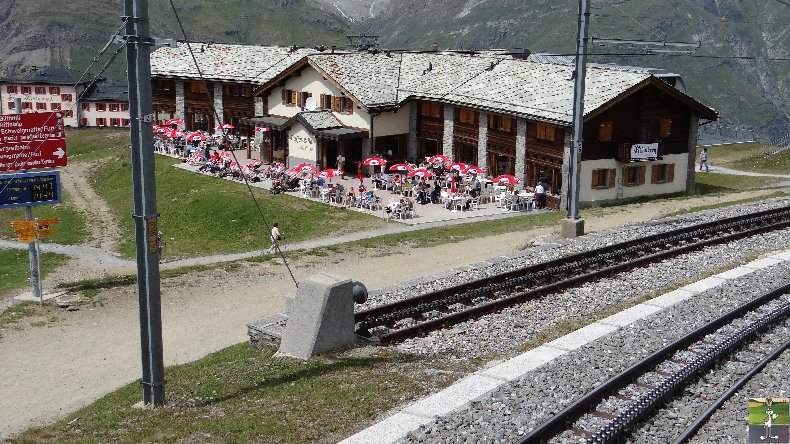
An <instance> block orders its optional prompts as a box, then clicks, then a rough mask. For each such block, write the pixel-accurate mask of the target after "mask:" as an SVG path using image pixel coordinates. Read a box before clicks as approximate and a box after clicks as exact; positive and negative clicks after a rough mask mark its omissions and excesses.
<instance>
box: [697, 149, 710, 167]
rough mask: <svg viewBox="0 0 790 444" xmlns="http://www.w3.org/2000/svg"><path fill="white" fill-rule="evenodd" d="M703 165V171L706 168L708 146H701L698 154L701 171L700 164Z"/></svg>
mask: <svg viewBox="0 0 790 444" xmlns="http://www.w3.org/2000/svg"><path fill="white" fill-rule="evenodd" d="M703 165H704V166H705V171H709V170H708V148H707V147H706V148H703V149H702V152H701V153H700V154H699V170H700V171H702V166H703Z"/></svg>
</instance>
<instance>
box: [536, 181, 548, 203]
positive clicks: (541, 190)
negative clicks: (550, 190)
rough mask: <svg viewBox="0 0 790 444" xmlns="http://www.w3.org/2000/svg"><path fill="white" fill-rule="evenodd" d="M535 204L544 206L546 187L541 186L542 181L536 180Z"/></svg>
mask: <svg viewBox="0 0 790 444" xmlns="http://www.w3.org/2000/svg"><path fill="white" fill-rule="evenodd" d="M535 206H536V207H537V208H543V207H545V206H546V188H545V187H544V186H543V182H538V184H537V185H535Z"/></svg>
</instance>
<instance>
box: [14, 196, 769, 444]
mask: <svg viewBox="0 0 790 444" xmlns="http://www.w3.org/2000/svg"><path fill="white" fill-rule="evenodd" d="M767 193H769V192H768V191H752V192H745V193H739V194H733V195H728V196H721V197H717V196H713V197H704V198H694V199H687V200H674V201H659V202H651V203H642V204H637V205H631V206H624V207H618V208H617V209H607V210H602V211H601V213H603V215H602V216H596V217H591V218H589V219H587V221H586V226H587V231H588V232H593V231H601V230H605V229H608V228H611V227H615V226H621V225H623V224H627V223H638V222H642V221H646V220H650V219H653V218H656V217H661V216H663V215H666V214H670V213H673V212H676V211H680V210H685V209H688V208H690V207H692V206H699V205H708V204H716V203H720V202H725V201H732V200H738V199H745V198H749V197H755V196H760V195H764V194H767ZM558 231H559V228H558V227H547V228H540V229H535V230H529V231H524V232H514V233H510V234H509V235H508V236H496V237H487V238H478V239H472V240H467V241H464V242H463V243H458V244H447V245H441V246H437V247H433V248H419V249H406V250H400V249H399V250H387V249H383V250H381V251H375V252H365V253H362V254H360V253H359V252H353V253H350V252H346V253H339V254H333V255H329V256H325V257H314V256H305V257H302V258H299V259H298V260H296V262H294V263H292V264H290V265H291V267H292V269H293V270H294V274H295V275H296V277H297V279H299V278H303V277H305V276H309V275H311V274H314V273H316V272H319V271H327V272H330V273H336V274H340V275H344V276H349V277H351V278H353V279H357V280H360V281H362V282H364V283H365V284H366V285H367V286H368V287H369V288H380V287H382V286H385V285H389V284H395V283H397V282H401V281H404V280H408V279H410V278H413V277H417V276H422V275H425V274H430V273H433V272H437V271H441V270H446V269H448V268H452V267H457V266H461V265H464V264H468V263H473V262H476V261H480V260H483V259H486V258H490V257H492V256H497V255H501V254H505V253H509V252H512V251H514V250H517V249H521V248H524V247H525V246H528V245H531V244H533V243H544V242H547V241H550V240H552V239H554V238H556V236H557V233H558ZM514 236H515V239H516V240H515V241H514ZM293 291H294V285H293V282H292V281H291V280H290V277H289V276H288V274H287V273H286V272H285V270H284V268H283V267H282V265H281V264H280V263H279V262H278V261H270V262H265V263H258V264H241V265H233V266H228V267H227V268H226V269H217V270H212V271H203V272H199V273H194V274H190V275H186V276H182V277H180V278H176V279H170V280H165V281H164V282H163V283H162V319H163V339H164V351H165V364H166V365H172V364H178V363H184V362H189V361H192V360H195V359H198V358H200V357H202V356H204V355H206V354H207V353H210V352H213V351H216V350H218V349H221V348H223V347H226V346H228V345H232V344H235V343H239V342H242V341H245V340H247V337H246V328H245V323H247V322H249V321H251V320H254V319H257V318H259V317H262V316H265V315H268V314H273V313H277V312H279V311H280V309H281V305H282V299H283V297H284V296H285V295H287V294H289V293H291V292H293ZM36 322H38V323H36ZM31 323H34V324H35V325H31ZM0 334H2V337H0V393H2V394H3V396H1V397H0V438H2V437H6V436H8V435H10V434H13V433H17V432H19V431H21V430H24V429H25V428H27V427H30V426H31V425H35V424H46V423H49V422H51V421H53V420H54V419H57V418H60V417H63V416H64V415H66V414H68V413H69V412H72V411H74V410H75V409H77V408H79V407H81V406H84V405H87V404H89V403H91V402H93V401H94V400H95V399H97V398H99V397H100V396H102V395H104V394H106V393H107V392H109V391H111V390H113V389H115V388H118V387H120V386H121V385H123V384H126V383H129V382H131V381H133V380H135V379H138V378H139V377H140V373H141V371H140V344H139V323H138V312H137V301H136V289H135V288H134V287H124V288H118V289H112V290H107V291H104V292H102V293H101V295H100V296H99V297H98V302H96V303H95V304H93V305H90V304H88V305H86V306H83V307H82V309H81V310H79V311H75V312H67V311H62V310H60V309H57V308H52V309H51V313H49V314H48V316H47V317H44V318H40V319H31V320H29V321H27V320H26V321H25V322H24V323H20V324H19V325H18V326H16V327H14V328H7V329H5V330H2V331H0Z"/></svg>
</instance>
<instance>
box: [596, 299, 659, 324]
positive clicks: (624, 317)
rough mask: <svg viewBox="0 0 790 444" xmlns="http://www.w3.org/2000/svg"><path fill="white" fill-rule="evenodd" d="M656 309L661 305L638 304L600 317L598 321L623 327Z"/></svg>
mask: <svg viewBox="0 0 790 444" xmlns="http://www.w3.org/2000/svg"><path fill="white" fill-rule="evenodd" d="M657 311H661V307H657V306H655V305H648V304H639V305H635V306H633V307H631V308H628V309H626V310H623V311H621V312H619V313H615V314H613V315H611V316H609V317H607V318H604V319H601V320H600V321H598V322H600V323H601V324H608V325H614V326H616V327H625V326H626V325H631V324H633V323H634V322H636V321H638V320H640V319H644V318H646V317H648V316H650V315H651V314H653V313H655V312H657Z"/></svg>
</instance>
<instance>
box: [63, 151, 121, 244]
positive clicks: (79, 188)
mask: <svg viewBox="0 0 790 444" xmlns="http://www.w3.org/2000/svg"><path fill="white" fill-rule="evenodd" d="M96 166H97V163H96V162H75V163H72V164H71V165H69V166H68V167H65V168H61V169H60V174H61V185H62V186H63V188H64V189H65V190H66V192H68V193H69V196H71V199H72V201H73V202H74V206H75V208H76V210H77V211H79V212H81V213H85V214H86V216H87V217H86V218H85V220H86V221H87V226H86V228H87V230H88V235H87V242H86V243H85V244H86V245H88V246H91V247H96V248H100V249H102V250H104V251H115V249H116V247H117V246H118V239H120V238H121V229H120V228H119V227H118V223H117V222H116V221H115V220H113V216H112V213H111V212H110V207H108V206H107V203H106V202H104V199H102V198H100V197H99V195H98V194H96V192H95V191H94V190H93V187H91V185H90V184H89V183H88V172H89V171H90V170H92V169H94V168H95V167H96Z"/></svg>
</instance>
